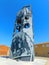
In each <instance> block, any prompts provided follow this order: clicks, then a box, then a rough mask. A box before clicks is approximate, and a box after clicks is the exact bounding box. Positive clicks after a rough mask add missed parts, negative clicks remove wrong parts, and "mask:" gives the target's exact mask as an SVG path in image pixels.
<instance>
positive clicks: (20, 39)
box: [11, 6, 34, 61]
mask: <svg viewBox="0 0 49 65" xmlns="http://www.w3.org/2000/svg"><path fill="white" fill-rule="evenodd" d="M32 23H33V22H32V11H31V6H24V7H23V8H22V9H21V10H20V11H19V12H18V14H17V16H16V21H15V25H14V32H13V38H12V44H11V52H12V57H13V58H15V59H16V60H22V61H33V60H34V38H33V36H34V35H33V25H32Z"/></svg>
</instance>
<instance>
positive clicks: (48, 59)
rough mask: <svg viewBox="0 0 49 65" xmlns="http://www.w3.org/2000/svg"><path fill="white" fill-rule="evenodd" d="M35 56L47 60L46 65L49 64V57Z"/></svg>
mask: <svg viewBox="0 0 49 65" xmlns="http://www.w3.org/2000/svg"><path fill="white" fill-rule="evenodd" d="M35 58H38V59H44V60H47V62H46V64H45V65H49V57H35Z"/></svg>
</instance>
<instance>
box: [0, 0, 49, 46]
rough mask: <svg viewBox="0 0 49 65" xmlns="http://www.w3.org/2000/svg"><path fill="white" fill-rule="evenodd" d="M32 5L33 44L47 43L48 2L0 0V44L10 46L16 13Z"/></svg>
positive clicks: (48, 31) (37, 0) (40, 0)
mask: <svg viewBox="0 0 49 65" xmlns="http://www.w3.org/2000/svg"><path fill="white" fill-rule="evenodd" d="M29 4H31V5H32V16H33V25H34V43H40V42H49V0H0V44H4V45H8V46H10V45H11V42H12V33H13V29H14V22H15V19H16V14H17V12H18V11H19V10H20V9H21V8H22V7H23V6H24V5H29Z"/></svg>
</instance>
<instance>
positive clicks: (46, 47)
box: [34, 42, 49, 57]
mask: <svg viewBox="0 0 49 65" xmlns="http://www.w3.org/2000/svg"><path fill="white" fill-rule="evenodd" d="M34 50H35V55H36V56H46V57H49V42H46V43H40V44H35V45H34Z"/></svg>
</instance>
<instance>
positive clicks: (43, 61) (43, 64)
mask: <svg viewBox="0 0 49 65" xmlns="http://www.w3.org/2000/svg"><path fill="white" fill-rule="evenodd" d="M48 59H49V58H48ZM48 59H47V58H41V57H35V60H34V62H28V61H27V62H25V61H23V62H22V61H19V62H18V61H16V60H12V59H9V58H1V57H0V65H49V62H48Z"/></svg>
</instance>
